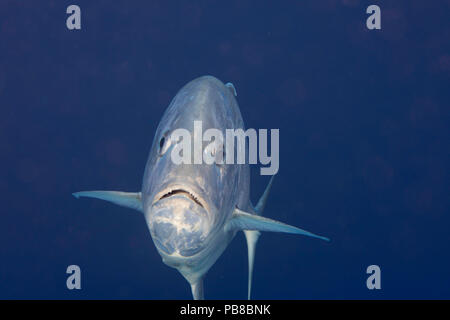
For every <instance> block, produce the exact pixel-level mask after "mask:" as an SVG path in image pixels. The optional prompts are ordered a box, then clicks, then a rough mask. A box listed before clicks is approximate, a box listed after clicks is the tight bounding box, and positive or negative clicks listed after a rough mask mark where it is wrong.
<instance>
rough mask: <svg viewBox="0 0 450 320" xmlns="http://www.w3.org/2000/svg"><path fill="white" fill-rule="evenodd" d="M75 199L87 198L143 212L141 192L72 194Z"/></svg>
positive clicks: (84, 192) (81, 192)
mask: <svg viewBox="0 0 450 320" xmlns="http://www.w3.org/2000/svg"><path fill="white" fill-rule="evenodd" d="M72 195H73V196H74V197H75V198H77V199H78V198H79V197H87V198H95V199H101V200H105V201H109V202H112V203H114V204H117V205H119V206H122V207H127V208H131V209H135V210H137V211H141V212H142V211H143V209H142V208H143V207H142V199H141V193H140V192H122V191H80V192H75V193H72Z"/></svg>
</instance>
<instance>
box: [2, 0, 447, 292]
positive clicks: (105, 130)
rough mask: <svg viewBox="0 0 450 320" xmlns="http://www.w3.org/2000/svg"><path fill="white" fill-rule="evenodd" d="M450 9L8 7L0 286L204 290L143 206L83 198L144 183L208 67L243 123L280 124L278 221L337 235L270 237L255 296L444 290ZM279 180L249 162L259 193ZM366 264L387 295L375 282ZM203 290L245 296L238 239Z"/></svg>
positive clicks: (345, 4)
mask: <svg viewBox="0 0 450 320" xmlns="http://www.w3.org/2000/svg"><path fill="white" fill-rule="evenodd" d="M375 2H376V4H378V5H379V6H380V7H381V14H382V16H381V17H382V22H381V23H382V29H381V30H373V31H370V30H368V29H367V28H366V24H365V20H366V18H367V17H368V15H367V14H366V13H365V11H366V8H367V6H368V5H369V4H374V3H375ZM70 4H78V5H79V6H80V7H81V12H82V29H81V30H79V31H69V30H68V29H67V28H66V17H67V14H66V8H67V6H68V5H70ZM449 14H450V10H449V3H448V1H432V2H430V1H383V2H381V1H371V2H366V1H356V0H334V1H333V0H327V1H280V3H277V4H275V2H273V1H271V2H268V1H267V2H266V1H253V2H252V1H243V0H238V1H221V2H218V1H200V2H197V1H184V2H177V1H131V2H130V1H123V0H120V1H82V0H77V1H61V0H58V1H56V0H55V1H1V2H0V108H1V116H0V147H1V157H0V165H1V168H2V169H1V170H0V194H1V198H0V199H1V209H0V298H19V299H21V298H57V299H60V298H62V299H72V298H88V299H98V298H102V299H104V298H107V299H109V298H112V299H117V298H119V299H129V298H137V299H190V298H191V294H190V289H189V286H188V284H187V282H186V281H185V280H184V279H183V278H182V276H181V275H180V274H179V273H178V272H177V271H176V270H174V269H170V268H169V267H167V266H165V265H164V264H163V263H162V261H161V258H160V256H159V255H158V253H157V251H156V249H155V247H154V245H153V243H152V241H151V238H150V234H149V232H148V230H147V226H146V224H145V221H144V218H143V216H142V215H140V214H138V213H135V212H134V211H132V210H127V209H124V208H120V207H116V206H114V205H111V204H108V203H105V202H102V201H95V200H85V199H83V200H76V199H75V198H73V197H72V196H71V193H72V192H74V191H79V190H91V189H112V190H124V191H139V189H140V186H141V179H142V174H143V170H144V166H145V162H146V158H147V155H148V151H149V148H150V144H151V142H152V139H153V134H154V132H155V130H156V126H157V124H158V122H159V120H160V118H161V116H162V114H163V112H164V110H165V108H166V107H167V105H168V104H169V102H170V100H171V98H172V97H173V96H174V95H175V94H176V92H177V91H178V89H180V88H181V87H182V86H183V85H184V84H185V83H187V82H188V81H190V80H192V79H194V78H196V77H198V76H201V75H205V74H211V75H214V76H216V77H218V78H219V79H221V80H222V81H224V82H228V81H231V82H233V83H234V85H235V87H236V89H237V93H238V97H237V99H238V102H239V104H240V107H241V112H242V115H243V117H244V121H245V122H246V126H247V127H251V128H269V129H270V128H279V129H280V170H279V173H278V175H277V176H276V179H275V182H274V186H273V190H272V193H271V195H270V198H269V201H268V204H267V207H266V211H265V215H266V216H268V217H271V218H274V219H278V220H281V221H284V222H287V223H290V224H293V225H296V226H299V227H302V228H305V229H307V230H310V231H312V232H315V233H318V234H321V235H325V236H328V237H330V238H331V239H332V241H331V242H330V243H326V242H323V241H320V240H317V239H312V238H306V237H300V236H294V235H285V234H263V236H262V237H261V240H260V242H259V245H258V248H257V255H256V267H255V274H254V287H253V297H254V298H256V299H337V298H339V299H349V298H351V299H361V298H362V299H396V298H450V273H449V270H450V257H449V249H450V248H449V240H450V239H449V232H448V227H449V225H450V217H449V213H450V210H449V208H450V206H449V172H448V170H449V163H450V161H449V137H450V134H449V129H448V128H449V98H450V97H449V96H450V95H449V80H450V43H449V38H450V37H449V36H450V23H449V21H450V19H449ZM267 182H268V177H264V176H260V175H259V168H258V166H254V167H253V168H252V190H251V193H252V199H253V201H254V202H255V201H257V199H258V198H259V195H260V194H261V193H262V192H263V190H264V187H265V185H266V183H267ZM71 264H76V265H79V266H80V267H81V270H82V280H81V286H82V289H81V290H79V291H76V290H73V291H69V290H67V288H66V278H67V276H68V275H67V274H66V268H67V266H68V265H71ZM372 264H376V265H379V266H380V268H381V290H368V289H367V287H366V279H367V277H368V275H367V274H366V268H367V266H369V265H372ZM205 292H206V297H207V298H215V299H228V298H231V299H244V298H246V293H247V257H246V245H245V239H244V237H243V235H242V234H238V236H237V237H236V238H235V239H234V241H233V242H232V243H231V245H230V246H229V247H228V248H227V250H226V251H225V253H224V254H223V255H222V257H221V258H220V259H219V260H218V261H217V263H216V264H215V265H214V266H213V268H212V269H211V270H210V272H209V273H208V276H207V277H206V280H205Z"/></svg>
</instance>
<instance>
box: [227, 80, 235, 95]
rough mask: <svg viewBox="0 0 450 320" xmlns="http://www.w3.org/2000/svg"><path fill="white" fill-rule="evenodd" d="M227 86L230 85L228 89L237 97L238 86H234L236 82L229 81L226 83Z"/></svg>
mask: <svg viewBox="0 0 450 320" xmlns="http://www.w3.org/2000/svg"><path fill="white" fill-rule="evenodd" d="M225 87H228V89H230V91H231V93H232V94H233V95H234V96H235V97H237V92H236V88H235V87H234V84H232V83H231V82H228V83H227V84H225Z"/></svg>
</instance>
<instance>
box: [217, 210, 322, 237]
mask: <svg viewBox="0 0 450 320" xmlns="http://www.w3.org/2000/svg"><path fill="white" fill-rule="evenodd" d="M226 228H227V230H257V231H269V232H284V233H293V234H301V235H305V236H309V237H313V238H318V239H322V240H325V241H330V239H328V238H326V237H322V236H319V235H317V234H314V233H311V232H309V231H306V230H303V229H300V228H297V227H294V226H291V225H288V224H286V223H283V222H279V221H276V220H272V219H269V218H265V217H261V216H257V215H254V214H251V213H248V212H245V211H242V210H240V209H238V208H236V209H235V210H234V212H233V216H232V218H231V219H230V221H228V224H227V225H226Z"/></svg>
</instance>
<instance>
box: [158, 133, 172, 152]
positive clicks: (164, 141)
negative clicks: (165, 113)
mask: <svg viewBox="0 0 450 320" xmlns="http://www.w3.org/2000/svg"><path fill="white" fill-rule="evenodd" d="M169 147H170V137H169V131H166V132H165V133H164V134H163V136H162V137H161V139H160V140H159V155H160V156H162V155H163V154H164V153H166V151H167V149H169Z"/></svg>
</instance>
